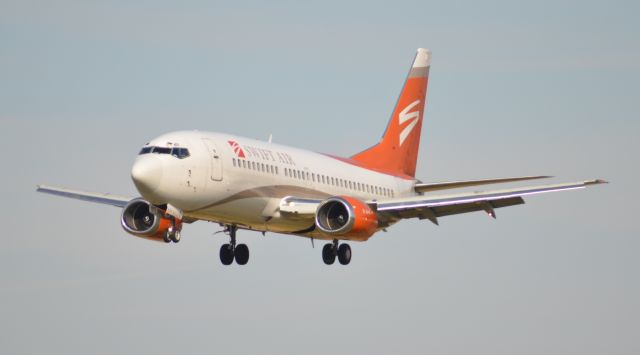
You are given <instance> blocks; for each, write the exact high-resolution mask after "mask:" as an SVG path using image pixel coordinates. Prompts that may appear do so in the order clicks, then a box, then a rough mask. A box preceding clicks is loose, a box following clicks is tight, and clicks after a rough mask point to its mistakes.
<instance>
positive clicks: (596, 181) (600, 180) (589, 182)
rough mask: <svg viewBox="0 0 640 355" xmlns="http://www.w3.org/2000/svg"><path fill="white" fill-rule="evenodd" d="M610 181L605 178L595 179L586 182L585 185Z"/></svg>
mask: <svg viewBox="0 0 640 355" xmlns="http://www.w3.org/2000/svg"><path fill="white" fill-rule="evenodd" d="M608 183H609V181H607V180H604V179H595V180H591V181H587V182H585V185H599V184H608Z"/></svg>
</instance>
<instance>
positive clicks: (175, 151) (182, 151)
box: [139, 147, 190, 159]
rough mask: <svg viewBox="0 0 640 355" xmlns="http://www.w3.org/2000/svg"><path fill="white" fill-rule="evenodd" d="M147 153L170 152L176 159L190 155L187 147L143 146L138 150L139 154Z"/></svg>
mask: <svg viewBox="0 0 640 355" xmlns="http://www.w3.org/2000/svg"><path fill="white" fill-rule="evenodd" d="M149 153H155V154H171V155H172V156H174V157H176V158H178V159H184V158H186V157H188V156H189V155H190V154H189V149H187V148H165V147H144V148H142V150H141V151H140V153H139V155H143V154H149Z"/></svg>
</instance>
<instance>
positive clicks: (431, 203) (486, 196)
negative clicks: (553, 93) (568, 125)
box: [375, 179, 607, 224]
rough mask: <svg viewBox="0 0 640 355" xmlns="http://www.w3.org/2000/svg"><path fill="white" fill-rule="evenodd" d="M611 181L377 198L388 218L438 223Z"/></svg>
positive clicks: (380, 211)
mask: <svg viewBox="0 0 640 355" xmlns="http://www.w3.org/2000/svg"><path fill="white" fill-rule="evenodd" d="M604 183H607V182H606V181H604V180H600V179H598V180H589V181H579V182H572V183H564V184H555V185H543V186H528V187H520V188H514V189H507V190H495V191H487V192H470V193H462V194H456V195H442V196H430V197H426V196H415V197H408V198H395V199H389V200H384V201H377V202H375V208H376V211H377V213H378V216H379V217H382V219H383V220H386V221H397V220H400V219H404V218H416V217H417V218H420V219H429V220H430V221H431V222H433V223H435V224H438V217H443V216H449V215H453V214H459V213H467V212H474V211H485V212H487V213H488V214H489V215H490V216H491V217H493V218H495V216H496V215H495V212H494V209H495V208H500V207H507V206H513V205H519V204H523V203H524V199H523V197H524V196H529V195H535V194H541V193H545V192H554V191H563V190H573V189H582V188H585V187H587V186H590V185H597V184H604Z"/></svg>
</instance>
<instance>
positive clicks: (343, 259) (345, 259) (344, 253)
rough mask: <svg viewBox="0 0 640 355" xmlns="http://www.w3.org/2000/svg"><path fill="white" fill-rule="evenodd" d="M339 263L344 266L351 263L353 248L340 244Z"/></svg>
mask: <svg viewBox="0 0 640 355" xmlns="http://www.w3.org/2000/svg"><path fill="white" fill-rule="evenodd" d="M338 261H339V262H340V264H342V265H348V264H349V263H350V262H351V247H350V246H349V244H340V246H339V247H338Z"/></svg>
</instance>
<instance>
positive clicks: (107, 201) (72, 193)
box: [36, 185, 132, 207]
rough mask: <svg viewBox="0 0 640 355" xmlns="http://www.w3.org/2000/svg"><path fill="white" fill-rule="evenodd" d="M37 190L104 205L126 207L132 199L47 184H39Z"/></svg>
mask: <svg viewBox="0 0 640 355" xmlns="http://www.w3.org/2000/svg"><path fill="white" fill-rule="evenodd" d="M36 191H38V192H42V193H46V194H50V195H55V196H62V197H67V198H73V199H76V200H82V201H88V202H95V203H101V204H104V205H111V206H116V207H124V206H125V205H126V204H127V203H128V202H129V201H131V200H132V198H130V197H126V196H120V195H112V194H105V193H100V192H87V191H81V190H73V189H67V188H63V187H56V186H47V185H38V186H37V190H36Z"/></svg>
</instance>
